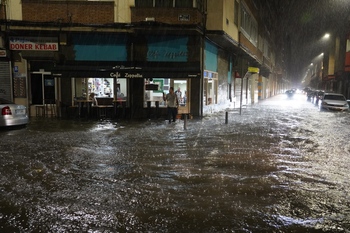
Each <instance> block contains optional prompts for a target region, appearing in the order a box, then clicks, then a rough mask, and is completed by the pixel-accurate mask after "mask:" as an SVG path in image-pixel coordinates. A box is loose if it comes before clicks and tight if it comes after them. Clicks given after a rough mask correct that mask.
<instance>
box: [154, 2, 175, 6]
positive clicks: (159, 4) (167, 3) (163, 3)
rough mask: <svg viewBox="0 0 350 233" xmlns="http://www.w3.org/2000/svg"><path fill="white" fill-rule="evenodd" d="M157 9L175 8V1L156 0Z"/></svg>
mask: <svg viewBox="0 0 350 233" xmlns="http://www.w3.org/2000/svg"><path fill="white" fill-rule="evenodd" d="M155 1H156V2H155V6H156V7H173V3H174V1H173V0H155Z"/></svg>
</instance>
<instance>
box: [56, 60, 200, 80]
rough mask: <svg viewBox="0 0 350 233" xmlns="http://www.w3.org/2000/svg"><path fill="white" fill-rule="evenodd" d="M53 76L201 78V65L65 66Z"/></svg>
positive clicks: (59, 68)
mask: <svg viewBox="0 0 350 233" xmlns="http://www.w3.org/2000/svg"><path fill="white" fill-rule="evenodd" d="M51 73H52V75H53V76H56V77H61V78H74V77H75V78H78V77H100V78H199V77H200V76H201V75H200V74H201V72H200V69H199V65H198V66H196V65H193V64H192V66H191V65H189V64H187V65H183V64H177V63H174V64H172V66H169V64H168V63H167V65H164V64H163V65H161V64H159V63H156V64H148V65H146V66H145V65H141V66H139V65H137V66H124V65H115V66H113V67H111V66H100V65H64V66H59V65H58V66H57V65H56V66H55V67H52V69H51Z"/></svg>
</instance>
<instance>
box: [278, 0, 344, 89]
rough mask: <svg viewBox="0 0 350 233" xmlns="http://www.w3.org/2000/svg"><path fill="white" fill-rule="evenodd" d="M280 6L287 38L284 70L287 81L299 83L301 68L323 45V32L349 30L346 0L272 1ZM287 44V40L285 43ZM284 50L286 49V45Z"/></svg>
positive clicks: (302, 69) (301, 74)
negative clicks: (286, 70)
mask: <svg viewBox="0 0 350 233" xmlns="http://www.w3.org/2000/svg"><path fill="white" fill-rule="evenodd" d="M275 2H276V3H277V4H279V5H280V8H279V9H280V10H281V13H280V15H281V18H282V21H283V25H284V26H285V27H284V28H283V29H282V30H281V31H282V32H283V34H284V36H283V37H284V40H286V41H290V43H289V44H290V48H289V49H290V53H291V55H290V56H289V59H288V63H287V69H288V70H289V75H290V80H292V81H295V83H296V84H297V83H300V82H301V79H302V76H303V74H304V71H305V70H304V68H305V67H306V66H308V65H309V64H310V63H311V61H312V59H313V58H314V57H315V56H317V55H318V54H321V53H322V52H323V51H324V49H323V47H324V46H325V43H324V41H321V38H322V37H323V36H324V35H325V33H330V34H331V35H332V34H333V35H334V32H336V31H338V32H341V33H346V32H348V31H350V30H349V29H350V28H349V26H348V25H349V24H348V23H347V18H349V15H350V0H289V1H288V0H284V1H282V0H275ZM285 44H287V43H285ZM287 49H288V48H287Z"/></svg>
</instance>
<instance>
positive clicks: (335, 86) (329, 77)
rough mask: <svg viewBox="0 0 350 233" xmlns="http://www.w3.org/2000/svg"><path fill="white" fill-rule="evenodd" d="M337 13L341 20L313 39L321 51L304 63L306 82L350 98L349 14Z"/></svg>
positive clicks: (319, 88)
mask: <svg viewBox="0 0 350 233" xmlns="http://www.w3.org/2000/svg"><path fill="white" fill-rule="evenodd" d="M344 7H348V6H344ZM347 9H348V8H347ZM338 17H339V23H337V25H336V26H335V27H332V28H331V29H329V31H328V33H326V34H325V35H324V36H322V37H321V38H319V39H318V40H316V41H314V42H313V45H314V46H315V47H317V50H316V51H318V52H316V53H315V54H316V55H315V56H314V57H313V59H311V60H310V63H309V65H308V66H307V67H305V76H304V77H303V85H304V86H305V87H309V88H311V89H315V90H324V91H330V92H337V93H341V94H343V95H344V96H345V97H346V98H347V99H350V30H349V26H350V14H348V13H347V15H344V17H343V16H341V15H339V16H338Z"/></svg>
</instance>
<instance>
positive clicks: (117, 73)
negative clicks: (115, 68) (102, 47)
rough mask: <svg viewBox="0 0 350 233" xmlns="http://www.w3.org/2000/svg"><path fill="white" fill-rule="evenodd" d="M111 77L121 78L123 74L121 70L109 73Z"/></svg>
mask: <svg viewBox="0 0 350 233" xmlns="http://www.w3.org/2000/svg"><path fill="white" fill-rule="evenodd" d="M109 77H111V78H120V77H121V75H120V73H119V72H116V73H110V74H109Z"/></svg>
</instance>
